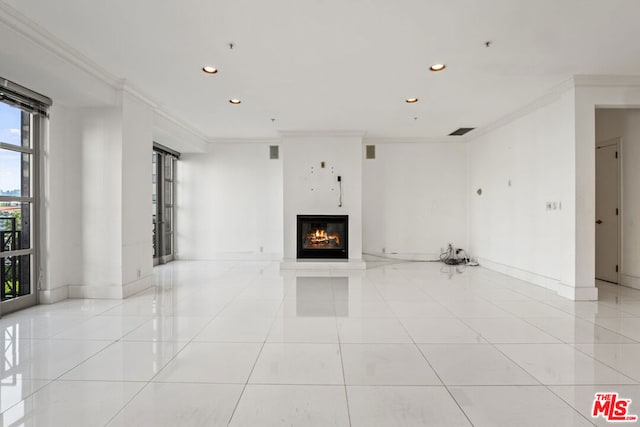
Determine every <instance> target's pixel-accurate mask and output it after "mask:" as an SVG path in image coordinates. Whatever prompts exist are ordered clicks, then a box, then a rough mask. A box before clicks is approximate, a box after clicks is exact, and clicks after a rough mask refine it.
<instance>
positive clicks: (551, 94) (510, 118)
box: [468, 77, 575, 142]
mask: <svg viewBox="0 0 640 427" xmlns="http://www.w3.org/2000/svg"><path fill="white" fill-rule="evenodd" d="M574 88H575V77H570V78H568V79H566V80H564V81H563V82H562V83H560V84H558V85H556V86H554V87H552V88H551V89H550V90H549V91H548V92H547V93H545V94H544V95H542V96H540V97H538V98H536V99H534V100H533V101H531V102H530V103H528V104H526V105H525V106H523V107H522V108H519V109H517V110H516V111H514V112H512V113H509V114H507V115H505V116H502V117H500V118H498V119H497V120H495V121H494V122H492V123H490V124H488V125H487V126H483V127H481V128H478V129H476V130H475V131H474V132H471V133H470V134H469V139H468V141H469V142H471V141H473V140H474V139H476V138H479V137H481V136H482V135H485V134H487V133H489V132H491V131H493V130H496V129H498V128H501V127H503V126H506V125H508V124H509V123H511V122H514V121H516V120H518V119H519V118H521V117H524V116H526V115H527V114H530V113H532V112H534V111H536V110H539V109H540V108H542V107H544V106H546V105H549V104H551V103H553V102H555V101H557V100H558V99H560V97H561V96H562V95H563V94H564V93H566V92H568V91H569V90H572V89H574Z"/></svg>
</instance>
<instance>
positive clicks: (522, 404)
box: [0, 259, 640, 427]
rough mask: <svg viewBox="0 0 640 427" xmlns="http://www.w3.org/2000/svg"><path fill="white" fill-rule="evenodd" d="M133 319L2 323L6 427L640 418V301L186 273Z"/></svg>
mask: <svg viewBox="0 0 640 427" xmlns="http://www.w3.org/2000/svg"><path fill="white" fill-rule="evenodd" d="M154 276H155V286H153V287H151V288H149V289H146V290H144V291H143V292H140V293H139V294H136V295H133V296H131V297H130V298H128V299H126V300H124V301H117V300H66V301H63V302H60V303H58V304H52V305H41V306H37V307H32V308H29V309H26V310H23V311H21V312H18V313H13V314H10V315H7V316H4V317H2V318H0V332H2V336H3V342H4V347H3V352H2V354H0V357H1V358H2V360H1V361H0V425H7V426H21V425H24V426H43V425H44V426H49V425H51V426H65V427H67V426H69V427H75V426H79V427H84V426H93V425H96V426H147V425H153V426H163V425H166V426H183V425H184V426H200V425H211V426H226V425H229V424H230V425H232V426H251V427H253V426H277V425H283V426H291V425H295V426H322V427H324V426H394V427H395V426H439V425H441V426H528V425H531V426H556V425H557V426H582V425H593V424H597V425H606V422H605V421H604V420H603V419H602V418H601V417H600V418H598V419H596V418H592V417H591V413H590V410H591V408H592V405H593V399H594V396H595V393H598V392H618V393H620V396H621V398H625V397H626V398H629V399H632V403H631V408H630V413H632V414H637V413H639V412H640V410H639V409H640V406H638V405H640V369H639V368H638V366H640V365H639V364H638V361H639V360H640V332H638V331H640V291H636V290H631V289H627V288H621V287H616V286H613V285H610V284H605V283H601V284H600V286H601V288H600V289H601V291H602V296H603V298H602V300H601V301H598V302H573V301H569V300H566V299H563V298H561V297H559V296H558V295H557V294H555V293H554V292H552V291H550V290H548V289H543V288H540V287H536V286H534V285H531V284H528V283H525V282H522V281H520V280H517V279H514V278H511V277H507V276H504V275H501V274H498V273H495V272H492V271H490V270H486V269H484V268H470V267H467V268H465V267H446V266H442V265H440V264H437V263H420V262H400V261H385V260H380V259H379V260H377V261H373V262H371V263H369V264H368V267H367V269H366V270H364V271H355V272H354V271H341V270H320V269H316V270H305V271H293V270H290V271H280V270H279V264H278V263H275V262H269V261H219V262H210V261H176V262H173V263H170V264H167V265H164V266H160V267H157V268H155V270H154Z"/></svg>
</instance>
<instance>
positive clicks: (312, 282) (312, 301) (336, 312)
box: [296, 277, 349, 317]
mask: <svg viewBox="0 0 640 427" xmlns="http://www.w3.org/2000/svg"><path fill="white" fill-rule="evenodd" d="M348 315H349V278H348V277H296V316H298V317H333V316H338V317H344V316H348Z"/></svg>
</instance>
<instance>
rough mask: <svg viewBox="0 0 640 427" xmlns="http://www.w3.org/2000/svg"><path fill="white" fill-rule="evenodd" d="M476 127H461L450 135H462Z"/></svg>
mask: <svg viewBox="0 0 640 427" xmlns="http://www.w3.org/2000/svg"><path fill="white" fill-rule="evenodd" d="M474 129H475V128H459V129H456V130H454V131H453V132H451V133H450V134H449V136H462V135H464V134H467V133H469V132H471V131H472V130H474Z"/></svg>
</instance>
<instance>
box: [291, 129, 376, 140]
mask: <svg viewBox="0 0 640 427" xmlns="http://www.w3.org/2000/svg"><path fill="white" fill-rule="evenodd" d="M278 132H279V133H280V135H282V137H283V138H364V137H365V135H366V132H365V131H363V130H281V131H278Z"/></svg>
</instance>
